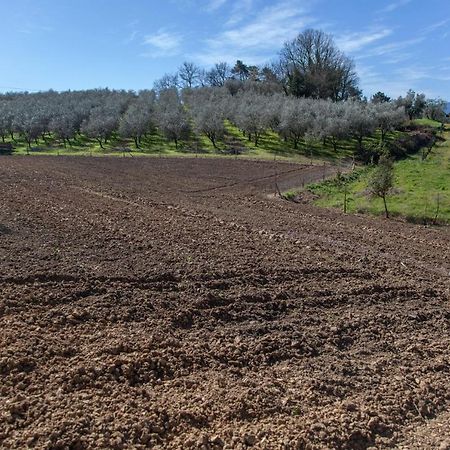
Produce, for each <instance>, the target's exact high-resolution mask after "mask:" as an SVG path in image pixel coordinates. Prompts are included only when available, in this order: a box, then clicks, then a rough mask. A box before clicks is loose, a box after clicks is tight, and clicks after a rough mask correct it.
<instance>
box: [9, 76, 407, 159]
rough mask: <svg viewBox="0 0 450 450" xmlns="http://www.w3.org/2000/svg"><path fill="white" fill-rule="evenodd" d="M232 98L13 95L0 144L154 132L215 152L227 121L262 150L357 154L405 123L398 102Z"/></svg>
mask: <svg viewBox="0 0 450 450" xmlns="http://www.w3.org/2000/svg"><path fill="white" fill-rule="evenodd" d="M244 86H245V87H244V88H242V89H241V90H239V91H238V92H237V93H234V94H231V93H230V92H229V90H228V89H227V88H225V87H222V88H206V87H205V88H196V89H184V90H183V91H181V92H179V91H178V90H176V89H167V90H163V91H161V92H159V94H156V92H155V91H141V92H139V93H137V94H136V93H133V92H124V91H109V90H92V91H78V92H62V93H57V92H42V93H37V94H9V95H4V96H2V97H1V98H0V137H1V138H2V140H3V142H5V140H7V139H12V140H14V139H15V135H17V134H19V135H21V136H22V137H23V138H24V139H25V141H26V142H27V144H28V147H31V145H32V144H33V141H35V140H36V139H38V138H42V139H46V137H48V138H50V137H56V138H57V139H59V140H60V141H61V144H62V145H64V146H65V147H66V146H67V145H69V146H70V145H71V144H72V141H73V139H75V137H76V136H77V135H85V136H87V137H89V138H91V139H95V140H96V141H97V142H98V143H99V145H100V146H101V147H103V146H104V144H106V143H107V142H108V140H109V139H111V138H112V136H113V135H115V134H118V135H119V136H120V137H121V138H127V139H133V141H134V144H135V147H136V148H139V147H140V143H141V141H142V138H143V137H144V136H146V135H148V134H151V133H154V132H155V131H156V130H157V131H158V132H159V133H161V134H162V135H164V136H165V137H166V138H167V139H168V140H169V141H173V142H174V143H175V145H176V146H178V143H179V142H180V141H183V140H186V139H188V138H189V135H190V133H191V132H192V131H195V132H197V133H201V134H203V135H205V136H206V137H207V138H208V139H209V140H210V141H211V143H212V145H213V146H214V147H215V148H217V145H218V143H219V142H220V141H221V140H222V139H223V137H224V134H225V128H226V121H229V122H230V123H231V124H233V125H235V126H236V127H237V128H239V129H240V130H241V131H242V132H243V134H244V135H245V137H246V138H247V139H249V140H251V141H252V142H253V143H254V144H255V145H256V146H258V145H259V142H260V138H261V136H262V135H263V134H264V133H266V132H267V131H269V130H270V131H273V132H276V133H278V134H279V136H280V138H281V139H283V140H284V141H286V142H288V143H289V145H292V146H293V147H294V148H297V147H298V145H299V143H300V141H301V140H307V141H308V140H310V141H323V140H329V141H330V142H331V143H332V145H333V147H334V149H335V150H336V151H337V150H338V146H339V142H340V141H341V140H343V139H348V138H354V139H355V141H356V144H357V148H356V149H355V150H356V151H357V152H359V153H360V152H361V151H362V144H363V139H364V138H365V137H366V136H370V135H371V134H373V133H374V131H375V130H376V129H377V128H379V129H380V131H381V141H382V142H384V140H385V138H386V135H387V133H388V132H389V131H391V130H393V129H395V128H396V127H397V126H399V125H401V124H402V122H404V120H405V118H406V116H405V109H404V107H403V106H398V105H397V103H395V102H394V103H393V102H383V103H374V102H360V101H355V100H347V101H343V102H332V101H331V100H320V99H319V100H314V99H305V98H296V97H292V96H286V95H284V94H281V93H278V94H277V93H275V94H266V93H264V92H260V91H259V90H258V86H257V85H253V84H246V85H244Z"/></svg>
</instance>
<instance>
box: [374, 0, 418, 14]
mask: <svg viewBox="0 0 450 450" xmlns="http://www.w3.org/2000/svg"><path fill="white" fill-rule="evenodd" d="M410 2H411V0H398V1H396V2H392V3H389V5H387V6H386V7H385V8H383V9H381V10H380V11H379V12H380V13H388V12H392V11H395V10H396V9H398V8H401V7H402V6H406V5H407V4H408V3H410Z"/></svg>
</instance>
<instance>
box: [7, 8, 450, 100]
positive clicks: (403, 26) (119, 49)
mask: <svg viewBox="0 0 450 450" xmlns="http://www.w3.org/2000/svg"><path fill="white" fill-rule="evenodd" d="M0 15H1V17H2V26H1V29H2V30H1V38H0V52H1V55H2V59H1V69H0V91H6V90H13V89H15V90H17V89H18V90H24V89H27V90H30V91H34V90H45V89H50V88H53V89H56V90H64V89H86V88H94V87H110V88H124V89H135V90H138V89H144V88H151V87H152V86H153V82H154V80H155V79H157V78H159V77H161V76H162V75H164V73H166V72H174V71H176V69H177V67H178V66H179V65H180V63H181V62H183V61H185V60H189V61H194V62H196V63H198V64H199V65H201V66H204V67H209V66H210V65H212V64H213V63H214V62H219V61H227V62H230V63H233V62H234V61H235V60H236V59H238V58H239V59H242V60H243V61H244V62H245V63H247V64H261V63H264V62H266V61H270V60H272V59H273V58H274V57H275V56H276V54H277V52H278V50H279V49H280V48H281V46H282V44H283V42H285V41H286V40H289V39H292V38H294V37H295V36H296V35H297V34H298V33H299V32H301V31H302V30H304V29H305V28H318V29H322V30H324V31H326V32H328V33H331V34H333V35H334V36H335V39H336V42H337V44H338V46H339V47H340V48H341V49H342V50H343V51H344V52H345V53H347V54H348V55H349V56H351V57H352V58H353V59H354V61H355V63H356V67H357V71H358V74H359V76H360V80H361V87H362V88H363V91H364V93H365V94H366V95H371V94H373V93H374V92H376V91H378V90H382V91H384V92H386V93H387V94H388V95H390V96H395V97H396V96H398V95H401V94H404V93H405V92H406V90H407V89H408V88H412V89H414V90H416V91H418V92H425V93H426V94H427V96H429V97H441V98H444V99H450V0H428V1H426V2H425V1H423V0H378V1H376V0H273V1H268V0H198V1H196V0H166V1H153V0H126V1H124V0H0Z"/></svg>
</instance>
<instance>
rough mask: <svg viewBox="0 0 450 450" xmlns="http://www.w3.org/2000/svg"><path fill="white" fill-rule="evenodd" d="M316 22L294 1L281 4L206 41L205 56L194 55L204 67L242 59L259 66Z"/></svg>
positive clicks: (262, 11)
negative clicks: (219, 62)
mask: <svg viewBox="0 0 450 450" xmlns="http://www.w3.org/2000/svg"><path fill="white" fill-rule="evenodd" d="M312 22H314V19H312V18H311V17H308V16H307V15H306V11H305V10H302V9H300V8H299V7H298V5H297V2H295V1H292V0H291V1H282V2H279V3H277V4H275V5H272V6H269V7H266V8H264V9H263V10H261V11H260V12H258V13H257V14H256V15H254V16H253V17H252V18H251V19H250V20H249V21H248V22H247V23H245V24H242V23H240V24H239V26H238V25H234V26H230V25H228V28H227V29H226V30H225V31H223V32H221V33H219V34H218V35H216V36H215V37H213V38H211V39H208V40H206V41H205V43H206V49H205V51H204V52H201V53H197V54H195V55H192V57H194V58H195V59H196V60H197V61H199V62H200V63H202V64H206V65H210V64H213V63H214V62H217V61H228V62H234V61H235V60H236V59H242V60H244V61H245V62H246V63H249V64H259V63H262V62H264V61H267V60H268V59H269V58H271V57H273V56H274V53H275V52H276V51H278V50H279V49H280V48H281V46H282V45H283V43H284V42H286V41H287V40H289V39H293V38H294V37H295V36H296V35H297V34H298V33H299V32H301V30H302V29H303V28H304V27H305V26H306V25H308V24H310V23H312Z"/></svg>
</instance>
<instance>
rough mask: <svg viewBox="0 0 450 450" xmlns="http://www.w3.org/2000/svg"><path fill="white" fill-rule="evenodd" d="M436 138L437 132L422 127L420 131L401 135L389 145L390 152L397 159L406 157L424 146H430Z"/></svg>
mask: <svg viewBox="0 0 450 450" xmlns="http://www.w3.org/2000/svg"><path fill="white" fill-rule="evenodd" d="M435 139H436V133H435V132H433V131H432V130H430V129H424V128H423V127H422V129H421V130H419V131H413V132H411V133H409V134H407V135H404V136H401V137H399V138H397V139H395V140H393V141H392V142H390V143H389V144H388V146H387V148H388V151H389V154H390V155H391V156H392V157H393V158H394V159H396V160H398V159H403V158H406V157H407V156H408V155H412V154H414V153H417V152H418V151H419V150H421V149H422V148H423V147H427V146H429V145H430V144H431V143H432V142H433V140H435Z"/></svg>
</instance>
